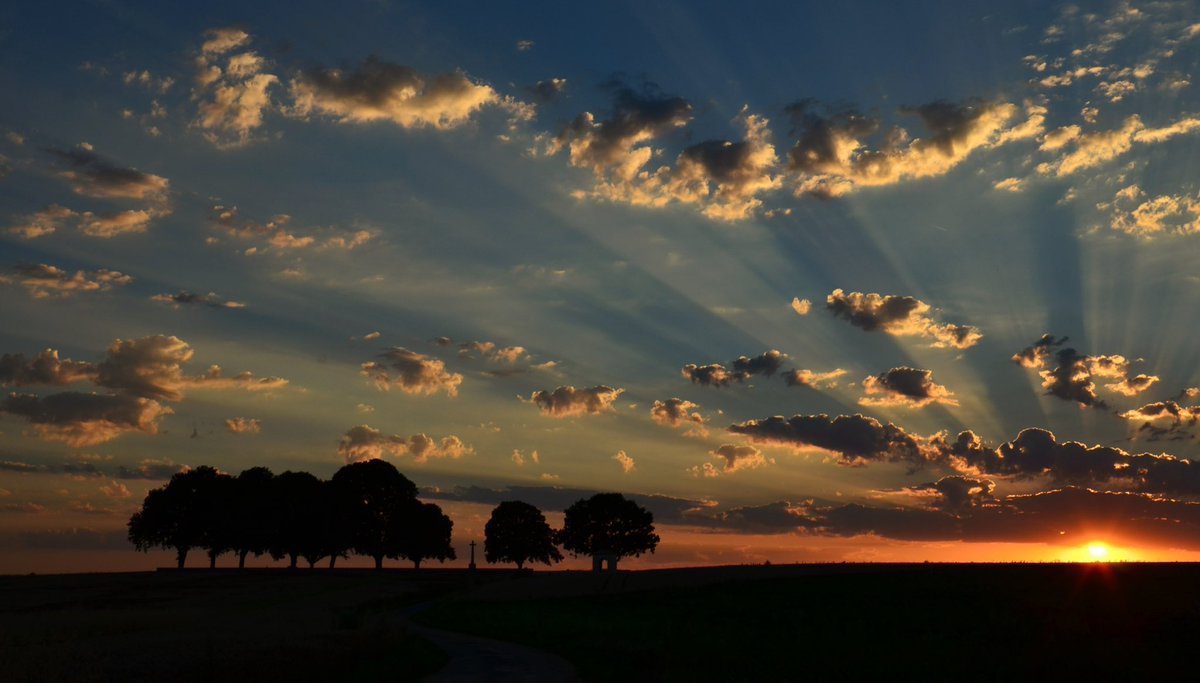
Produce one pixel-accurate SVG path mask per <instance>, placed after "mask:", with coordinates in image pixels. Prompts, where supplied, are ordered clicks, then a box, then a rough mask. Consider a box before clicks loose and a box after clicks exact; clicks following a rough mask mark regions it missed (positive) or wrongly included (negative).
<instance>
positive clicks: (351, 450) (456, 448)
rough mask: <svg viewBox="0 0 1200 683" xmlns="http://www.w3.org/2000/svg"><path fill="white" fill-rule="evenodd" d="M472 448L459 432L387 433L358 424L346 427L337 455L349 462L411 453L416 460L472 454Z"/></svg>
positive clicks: (451, 457)
mask: <svg viewBox="0 0 1200 683" xmlns="http://www.w3.org/2000/svg"><path fill="white" fill-rule="evenodd" d="M474 452H475V451H474V449H473V448H471V447H470V446H468V445H467V444H465V443H463V441H462V439H460V438H458V437H457V436H446V437H443V438H442V439H441V440H437V439H434V438H433V437H430V436H428V435H426V434H414V435H412V436H410V437H407V438H406V437H403V436H398V435H395V434H393V435H387V434H384V433H383V432H381V431H379V430H378V429H375V428H374V427H371V426H370V425H358V426H357V427H351V428H350V429H348V430H346V433H345V434H343V435H342V437H341V439H340V440H339V441H338V455H340V456H342V458H344V459H345V460H346V462H348V463H350V462H357V461H360V460H373V459H381V458H383V457H384V456H385V455H391V456H392V457H397V458H399V457H403V456H410V457H411V458H412V460H413V462H415V463H424V462H426V461H428V460H429V459H431V458H450V459H452V460H454V459H458V458H461V457H464V456H467V455H471V454H473V453H474Z"/></svg>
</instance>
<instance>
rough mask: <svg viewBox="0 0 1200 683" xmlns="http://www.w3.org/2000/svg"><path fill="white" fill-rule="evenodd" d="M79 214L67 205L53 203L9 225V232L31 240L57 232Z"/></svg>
mask: <svg viewBox="0 0 1200 683" xmlns="http://www.w3.org/2000/svg"><path fill="white" fill-rule="evenodd" d="M78 215H79V214H77V213H75V212H74V211H72V210H71V209H68V208H67V207H65V206H59V205H58V204H51V205H50V206H47V207H46V208H44V209H42V210H41V211H38V212H36V213H32V214H30V215H28V216H25V217H24V218H22V219H21V220H20V221H19V222H18V223H16V224H15V225H11V226H9V227H8V229H7V231H8V233H9V234H12V235H16V236H18V237H21V238H23V239H27V240H31V239H36V238H38V237H43V236H45V235H50V234H53V233H54V232H57V231H58V229H59V228H60V227H63V225H64V224H65V223H66V222H67V221H68V220H71V219H73V218H75V217H77V216H78Z"/></svg>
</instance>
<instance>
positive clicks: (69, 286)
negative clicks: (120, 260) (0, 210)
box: [0, 263, 133, 299]
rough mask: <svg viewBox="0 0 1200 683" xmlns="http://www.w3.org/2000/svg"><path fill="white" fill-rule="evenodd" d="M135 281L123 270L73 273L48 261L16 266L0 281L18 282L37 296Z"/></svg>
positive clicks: (65, 294) (59, 295)
mask: <svg viewBox="0 0 1200 683" xmlns="http://www.w3.org/2000/svg"><path fill="white" fill-rule="evenodd" d="M131 282H133V278H132V277H130V276H128V275H125V274H124V273H121V272H118V271H115V270H108V269H104V268H102V269H100V270H92V271H85V270H77V271H75V272H74V273H71V272H69V271H66V270H63V269H61V268H58V267H56V266H51V265H47V264H45V263H39V264H32V265H17V266H14V267H13V268H12V270H11V274H10V275H3V274H0V284H16V285H20V286H22V287H24V288H26V289H27V290H29V294H30V295H31V296H33V298H35V299H45V298H49V297H63V296H70V295H72V294H76V293H79V292H103V291H107V290H109V289H112V288H113V287H122V286H124V285H127V284H129V283H131Z"/></svg>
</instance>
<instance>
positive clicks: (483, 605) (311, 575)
mask: <svg viewBox="0 0 1200 683" xmlns="http://www.w3.org/2000/svg"><path fill="white" fill-rule="evenodd" d="M1198 582H1200V566H1197V565H1191V564H1132V563H1131V564H1091V565H1070V564H1026V565H1021V564H1009V565H984V564H976V565H936V564H931V565H798V566H792V567H787V566H774V567H731V568H708V569H676V570H661V571H646V572H622V573H620V574H617V575H613V576H595V575H591V574H589V573H581V572H537V573H529V572H525V573H518V572H501V571H480V572H478V573H477V574H475V575H474V577H473V578H470V579H469V578H468V574H467V573H465V572H464V571H463V570H441V569H436V568H435V569H429V570H422V571H420V572H412V571H386V572H378V573H377V572H374V571H370V570H339V571H336V572H327V571H313V572H309V571H304V570H301V571H286V570H252V571H246V572H236V571H232V570H231V571H224V570H218V571H215V572H208V571H204V570H196V571H184V572H158V573H141V574H80V575H69V576H28V577H24V576H10V577H0V680H3V681H5V682H6V683H7V682H9V681H12V682H23V681H51V682H53V681H71V682H76V681H79V682H91V681H122V682H124V681H134V682H137V681H185V682H190V681H197V682H199V681H307V680H322V681H385V680H386V681H412V680H420V679H421V678H422V677H423V676H425V675H426V674H428V673H431V672H434V671H436V670H437V669H438V668H439V667H440V666H441V665H442V664H443V663H444V662H445V661H446V659H445V655H444V654H443V653H442V652H441V651H440V650H438V649H437V648H436V647H434V646H433V645H432V644H431V643H429V642H428V641H425V640H424V639H422V638H419V637H416V636H414V635H412V634H409V633H408V632H407V631H406V630H405V628H404V626H403V623H404V622H403V621H402V620H401V619H400V618H399V617H400V612H401V611H403V610H404V609H405V608H406V607H407V606H411V605H413V604H416V603H418V602H420V603H428V602H430V601H433V602H432V606H430V607H428V608H427V609H426V610H425V611H423V612H421V613H419V614H418V615H417V616H416V617H415V619H416V620H417V621H420V622H422V623H424V624H427V625H430V626H435V627H438V628H443V629H447V630H452V631H461V632H467V633H473V634H476V635H483V636H488V637H492V638H496V639H500V640H511V641H515V642H519V643H522V644H526V645H530V646H533V647H536V648H540V649H543V650H547V651H551V652H555V653H557V654H560V655H562V656H563V657H565V658H566V659H568V660H569V661H571V662H572V663H573V664H574V665H575V666H576V667H577V669H578V671H579V673H580V675H581V676H582V677H583V679H584V680H586V681H722V682H726V681H728V682H734V681H804V680H814V681H829V680H864V679H866V680H880V679H888V680H895V679H900V680H909V679H922V680H956V681H957V680H1018V679H1025V680H1046V679H1050V678H1064V679H1068V680H1078V679H1082V680H1086V679H1097V680H1144V679H1148V678H1152V677H1158V678H1170V679H1181V678H1194V677H1195V676H1196V674H1195V673H1194V672H1195V671H1196V670H1197V668H1198V665H1197V663H1196V661H1195V656H1194V654H1193V653H1194V643H1195V642H1196V639H1197V636H1196V634H1197V632H1198V630H1200V629H1198V627H1200V595H1198V594H1197V589H1196V586H1197V584H1198Z"/></svg>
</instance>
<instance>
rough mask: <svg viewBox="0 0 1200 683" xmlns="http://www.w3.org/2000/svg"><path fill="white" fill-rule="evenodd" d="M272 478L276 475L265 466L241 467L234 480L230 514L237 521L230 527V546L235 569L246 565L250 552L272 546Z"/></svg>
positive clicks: (264, 550)
mask: <svg viewBox="0 0 1200 683" xmlns="http://www.w3.org/2000/svg"><path fill="white" fill-rule="evenodd" d="M274 480H275V475H274V474H272V473H271V470H269V469H267V468H265V467H251V468H250V469H248V470H243V471H242V473H241V474H239V475H238V476H237V479H236V480H235V483H234V495H233V510H232V514H231V515H230V517H231V519H233V520H234V521H235V522H236V524H235V525H234V526H233V528H232V533H233V538H232V542H231V546H232V550H233V552H235V553H237V558H238V569H243V568H245V566H246V556H247V555H249V554H250V553H254V556H255V557H258V556H259V555H262V554H263V553H265V552H268V551H270V549H271V539H272V536H273V535H274V523H273V522H274V512H273V505H274V503H275V501H274V500H273V498H272V493H273V488H272V486H273V485H274V483H275V482H274Z"/></svg>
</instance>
